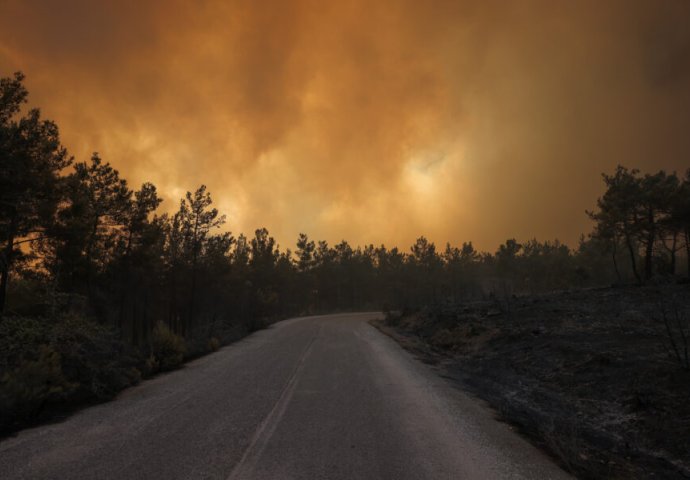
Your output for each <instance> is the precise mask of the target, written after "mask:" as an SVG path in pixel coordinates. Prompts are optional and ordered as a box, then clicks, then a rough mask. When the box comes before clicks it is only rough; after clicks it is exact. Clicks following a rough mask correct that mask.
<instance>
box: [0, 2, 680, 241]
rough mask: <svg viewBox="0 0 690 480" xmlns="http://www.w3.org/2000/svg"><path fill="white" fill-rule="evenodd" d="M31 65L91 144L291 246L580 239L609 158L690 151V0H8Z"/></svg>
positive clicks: (170, 201) (6, 44)
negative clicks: (304, 236) (307, 240)
mask: <svg viewBox="0 0 690 480" xmlns="http://www.w3.org/2000/svg"><path fill="white" fill-rule="evenodd" d="M15 70H22V71H24V73H25V74H26V75H27V86H28V87H29V91H30V93H31V98H30V100H31V104H32V105H37V106H40V107H42V110H43V112H44V115H45V116H47V117H48V118H51V119H54V120H55V121H56V122H57V123H58V125H60V127H61V130H62V136H63V139H64V143H65V145H66V146H67V147H68V148H69V149H70V151H71V152H72V154H74V155H75V156H76V157H77V159H78V160H83V159H86V158H88V156H89V155H90V153H91V152H93V151H98V152H99V153H100V154H101V156H102V157H103V158H104V159H105V160H107V161H110V162H111V163H112V164H114V165H115V166H116V167H117V168H119V170H120V171H121V172H122V174H123V175H124V176H125V177H126V178H128V179H129V180H130V182H131V183H132V186H137V185H138V184H140V183H142V182H144V181H152V182H153V183H155V184H156V185H157V186H158V187H159V190H160V191H161V193H162V194H163V196H164V198H165V199H166V201H165V203H164V204H163V207H165V208H167V209H171V210H172V209H174V208H175V207H176V206H177V199H179V198H180V197H181V196H182V195H183V194H184V192H185V191H187V190H191V189H194V188H196V186H198V185H199V184H201V183H205V184H207V185H208V187H209V190H210V191H211V192H212V194H213V197H214V199H215V201H216V204H217V206H218V208H219V209H221V210H222V211H223V212H225V213H227V214H228V218H229V224H228V228H229V229H230V230H232V231H233V232H241V231H243V232H247V233H251V232H252V231H253V230H254V229H255V228H257V227H260V226H266V227H267V228H268V229H269V231H271V233H272V234H273V235H275V236H276V237H277V238H278V239H279V241H280V242H281V244H282V245H283V246H290V247H292V246H293V244H294V241H295V239H296V237H297V234H298V233H299V232H306V233H308V234H309V235H310V236H311V237H313V238H322V239H327V240H329V241H330V242H336V241H339V240H340V239H342V238H346V239H348V240H349V241H350V242H351V243H354V244H358V243H359V244H362V243H369V242H372V243H375V244H377V243H381V242H383V243H386V244H387V245H391V246H392V245H396V244H397V245H399V246H401V247H405V248H406V247H407V246H408V245H410V244H411V243H412V241H413V240H414V238H416V237H417V236H419V235H422V234H423V235H426V236H427V237H429V238H431V239H432V240H434V241H436V242H438V243H445V242H446V241H450V242H451V243H460V242H462V241H468V240H473V241H474V242H475V244H476V245H478V246H479V247H480V248H483V249H487V250H493V249H495V248H496V246H497V245H498V244H499V243H501V242H503V241H504V240H505V239H506V238H508V237H513V236H516V237H518V238H520V239H526V238H531V237H534V236H536V237H538V238H540V239H551V238H555V237H558V238H560V239H561V240H564V241H566V242H568V243H570V244H571V245H573V244H574V243H575V242H576V240H577V237H578V236H579V234H580V233H583V232H587V231H589V229H590V225H589V221H588V220H587V218H586V216H585V214H584V210H585V209H588V208H592V207H593V206H594V204H595V201H596V198H597V196H599V195H600V194H601V193H602V185H603V184H602V182H601V178H600V173H602V172H610V171H612V170H613V169H614V168H615V166H616V164H618V163H621V164H624V165H626V166H630V167H636V168H640V169H642V170H645V171H655V170H658V169H661V168H664V169H667V170H678V171H684V170H685V169H686V168H688V167H690V133H689V132H688V125H690V3H689V2H687V1H684V0H662V1H654V0H649V1H632V0H611V1H607V2H601V1H598V0H583V1H578V2H554V1H551V0H541V1H536V0H534V1H520V2H504V1H495V2H494V1H485V0H481V1H480V0H466V1H442V0H439V1H435V2H419V1H406V0H400V1H391V2H365V1H363V0H353V1H349V2H321V1H316V0H294V1H285V0H271V1H269V0H265V1H261V2H256V1H250V0H235V1H225V0H223V1H221V0H205V1H198V2H183V1H181V0H179V1H173V0H165V1H163V0H152V1H122V0H110V1H99V2H93V1H90V0H61V1H57V0H0V75H2V76H7V75H9V74H11V73H12V72H13V71H15Z"/></svg>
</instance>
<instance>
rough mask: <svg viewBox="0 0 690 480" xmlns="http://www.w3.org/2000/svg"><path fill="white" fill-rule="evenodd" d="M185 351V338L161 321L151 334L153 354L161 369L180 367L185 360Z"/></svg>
mask: <svg viewBox="0 0 690 480" xmlns="http://www.w3.org/2000/svg"><path fill="white" fill-rule="evenodd" d="M185 352H186V348H185V344H184V339H183V338H182V337H181V336H179V335H176V334H175V333H173V332H172V331H170V329H169V328H168V327H167V325H165V324H164V323H162V322H159V323H158V324H157V325H156V327H155V328H154V329H153V334H152V335H151V354H152V355H153V356H154V357H155V359H156V361H157V362H158V367H159V369H160V370H161V371H166V370H173V369H175V368H177V367H179V366H180V365H182V362H183V361H184V354H185Z"/></svg>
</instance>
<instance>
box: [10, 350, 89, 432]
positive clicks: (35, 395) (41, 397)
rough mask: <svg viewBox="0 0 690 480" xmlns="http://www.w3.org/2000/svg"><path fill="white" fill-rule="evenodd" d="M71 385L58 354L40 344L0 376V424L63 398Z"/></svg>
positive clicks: (69, 390) (26, 414)
mask: <svg viewBox="0 0 690 480" xmlns="http://www.w3.org/2000/svg"><path fill="white" fill-rule="evenodd" d="M74 388H75V384H73V383H70V382H69V381H68V380H67V379H66V378H65V375H64V373H63V371H62V364H61V361H60V354H59V353H58V352H56V351H55V350H53V349H52V348H51V347H50V346H48V345H40V346H39V348H38V350H37V351H35V352H34V354H33V355H31V356H30V357H28V358H22V359H21V360H20V361H19V362H18V364H17V366H16V367H14V368H8V369H6V371H5V372H4V373H3V375H2V378H0V413H1V414H2V415H0V417H2V418H3V420H2V425H0V426H1V427H5V426H7V424H9V423H11V420H12V419H13V418H14V419H22V420H23V419H27V418H30V417H32V416H34V415H36V414H38V413H40V411H41V410H42V409H43V407H44V406H45V405H46V404H47V403H49V402H55V401H59V400H62V399H64V398H65V397H66V396H67V395H69V394H70V393H71V392H72V391H73V390H74Z"/></svg>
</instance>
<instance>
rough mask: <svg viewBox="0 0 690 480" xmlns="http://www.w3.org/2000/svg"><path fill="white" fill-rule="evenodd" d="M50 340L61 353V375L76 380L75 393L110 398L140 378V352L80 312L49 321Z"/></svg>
mask: <svg viewBox="0 0 690 480" xmlns="http://www.w3.org/2000/svg"><path fill="white" fill-rule="evenodd" d="M51 344H52V345H53V348H55V350H56V351H57V352H59V353H60V355H61V356H62V368H63V370H64V372H65V375H67V377H68V378H69V379H70V380H73V381H76V382H78V384H79V386H78V388H77V391H76V392H75V396H76V397H81V398H82V399H91V398H94V397H95V398H96V399H98V400H104V399H108V398H112V397H113V396H114V395H115V394H116V393H117V392H119V391H120V390H122V389H123V388H125V387H128V386H129V385H133V384H136V383H138V382H139V380H141V372H140V371H139V368H138V367H139V366H140V365H141V363H142V359H141V357H140V354H139V353H138V352H137V351H135V350H132V349H131V347H128V346H127V345H125V343H123V342H122V341H121V340H120V339H119V338H118V336H117V334H116V333H115V331H114V330H113V329H111V328H108V327H105V326H103V325H99V324H98V323H95V322H92V321H89V320H87V319H85V318H83V317H81V316H76V315H70V316H66V317H63V318H62V319H60V321H58V322H56V323H55V324H54V325H53V328H52V332H51Z"/></svg>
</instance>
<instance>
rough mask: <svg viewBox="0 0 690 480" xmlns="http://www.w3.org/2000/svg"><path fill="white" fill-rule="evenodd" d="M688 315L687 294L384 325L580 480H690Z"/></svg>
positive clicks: (611, 295)
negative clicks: (685, 363)
mask: <svg viewBox="0 0 690 480" xmlns="http://www.w3.org/2000/svg"><path fill="white" fill-rule="evenodd" d="M689 307H690V287H688V286H687V285H683V286H664V287H644V288H643V287H630V288H606V289H593V290H581V291H572V292H561V293H555V294H548V295H534V296H524V297H511V298H505V299H501V300H500V301H499V300H495V299H494V300H489V301H482V302H472V303H464V304H458V305H452V306H451V305H448V306H445V307H438V308H434V309H429V310H427V311H422V312H416V313H398V314H389V315H388V318H387V319H386V320H385V321H381V322H379V323H378V324H377V326H378V327H379V328H380V329H382V330H383V331H385V332H386V333H388V334H389V335H391V336H392V337H393V338H395V339H396V340H398V341H399V342H400V343H401V344H402V345H403V346H404V347H405V348H407V349H409V350H412V351H413V352H415V353H416V354H417V355H418V356H420V357H421V358H422V360H424V361H427V362H429V363H433V364H435V365H436V367H437V368H438V369H439V371H440V373H441V374H442V375H444V376H446V377H449V378H451V379H453V380H454V381H456V382H459V383H460V384H461V385H462V387H463V388H465V389H469V390H470V391H472V392H474V394H476V395H477V396H479V397H480V398H482V399H484V400H486V401H487V402H488V403H489V404H490V405H492V406H493V407H494V408H495V409H496V410H497V412H498V413H499V415H500V417H501V418H502V419H504V420H506V421H508V422H511V423H513V424H515V425H517V426H518V427H519V428H520V429H521V430H522V431H523V432H524V433H525V434H526V435H528V436H529V437H530V438H531V439H532V440H533V441H535V442H536V443H538V444H540V445H541V446H543V447H544V448H546V449H547V450H548V451H549V452H551V453H552V454H553V455H554V456H555V457H556V458H558V459H559V461H560V462H561V463H562V464H563V466H564V467H565V468H567V469H568V470H570V471H571V472H572V473H574V474H576V475H577V476H579V477H581V478H626V479H627V478H690V371H688V369H687V368H683V364H682V363H683V361H684V360H685V355H686V354H685V350H684V349H685V348H686V347H687V342H690V338H688V334H690V310H689ZM680 327H682V328H683V331H681V328H680ZM684 335H685V337H684ZM674 345H675V347H674ZM676 352H678V354H679V356H680V358H678V356H677V355H676ZM686 367H687V366H686Z"/></svg>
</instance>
